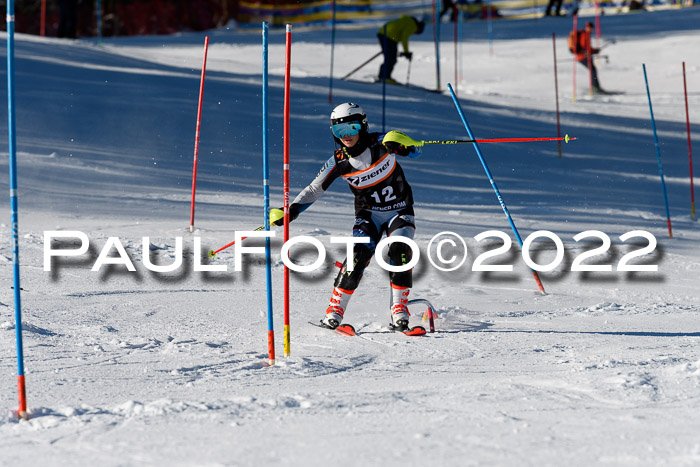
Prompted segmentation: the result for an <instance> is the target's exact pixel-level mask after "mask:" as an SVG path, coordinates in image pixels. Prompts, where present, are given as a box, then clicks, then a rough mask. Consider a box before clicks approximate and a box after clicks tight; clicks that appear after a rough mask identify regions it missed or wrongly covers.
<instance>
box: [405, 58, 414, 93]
mask: <svg viewBox="0 0 700 467" xmlns="http://www.w3.org/2000/svg"><path fill="white" fill-rule="evenodd" d="M412 61H413V60H410V59H409V60H408V71H407V72H406V86H408V85H409V83H410V82H411V62H412Z"/></svg>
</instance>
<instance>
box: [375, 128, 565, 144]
mask: <svg viewBox="0 0 700 467" xmlns="http://www.w3.org/2000/svg"><path fill="white" fill-rule="evenodd" d="M575 139H576V138H572V137H570V136H569V135H565V136H562V137H553V138H495V139H456V140H437V141H416V140H414V139H413V138H411V137H410V136H408V135H405V134H403V133H401V132H400V131H396V130H392V131H390V132H388V133H387V134H386V135H385V136H384V139H383V140H382V143H385V142H387V141H393V142H396V143H400V144H402V145H403V146H417V147H422V146H424V145H426V144H460V143H520V142H532V141H565V142H567V143H568V142H569V141H573V140H575Z"/></svg>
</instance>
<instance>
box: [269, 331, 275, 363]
mask: <svg viewBox="0 0 700 467" xmlns="http://www.w3.org/2000/svg"><path fill="white" fill-rule="evenodd" d="M267 355H268V359H269V362H270V366H274V365H275V331H267Z"/></svg>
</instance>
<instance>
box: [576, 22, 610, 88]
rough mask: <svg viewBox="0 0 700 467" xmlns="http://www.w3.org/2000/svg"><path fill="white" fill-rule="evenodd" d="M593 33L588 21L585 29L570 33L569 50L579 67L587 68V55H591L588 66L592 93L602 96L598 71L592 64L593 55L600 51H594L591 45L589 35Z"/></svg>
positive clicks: (591, 25)
mask: <svg viewBox="0 0 700 467" xmlns="http://www.w3.org/2000/svg"><path fill="white" fill-rule="evenodd" d="M592 32H593V23H591V22H590V21H588V22H587V23H586V28H585V29H579V30H578V31H571V33H570V34H569V50H570V51H571V53H573V54H574V56H575V60H576V61H577V62H579V63H580V64H581V65H583V66H585V67H586V68H588V64H589V53H590V55H591V60H590V65H591V77H592V80H593V91H594V92H596V93H599V94H604V93H605V91H604V90H603V89H602V88H601V87H600V82H599V81H598V70H597V69H596V67H595V64H594V63H593V57H592V56H593V55H595V54H597V53H599V52H600V49H596V48H595V47H593V46H592V45H591V33H592Z"/></svg>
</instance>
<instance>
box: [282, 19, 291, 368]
mask: <svg viewBox="0 0 700 467" xmlns="http://www.w3.org/2000/svg"><path fill="white" fill-rule="evenodd" d="M286 36H287V41H286V66H285V70H284V165H283V192H284V193H283V196H284V242H285V243H286V242H287V241H288V240H289V88H290V81H291V79H290V78H291V77H290V71H291V65H292V25H291V24H287V31H286ZM290 352H291V336H290V334H289V268H288V267H287V266H285V267H284V356H285V357H289V354H290Z"/></svg>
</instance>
